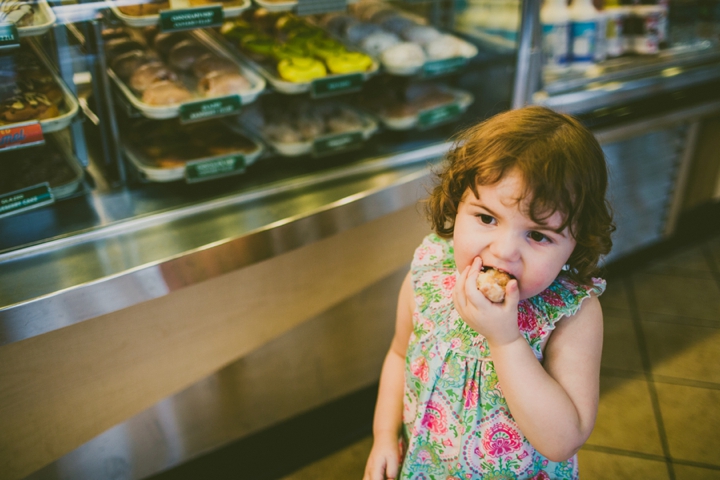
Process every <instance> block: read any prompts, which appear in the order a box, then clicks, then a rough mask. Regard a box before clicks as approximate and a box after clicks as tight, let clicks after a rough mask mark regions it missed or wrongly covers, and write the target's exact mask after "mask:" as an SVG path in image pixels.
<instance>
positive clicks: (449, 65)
mask: <svg viewBox="0 0 720 480" xmlns="http://www.w3.org/2000/svg"><path fill="white" fill-rule="evenodd" d="M467 63H468V59H467V58H465V57H452V58H445V59H443V60H432V61H429V62H426V63H425V65H423V76H425V77H437V76H439V75H446V74H448V73H454V72H457V71H458V70H461V69H462V68H464V67H465V65H467Z"/></svg>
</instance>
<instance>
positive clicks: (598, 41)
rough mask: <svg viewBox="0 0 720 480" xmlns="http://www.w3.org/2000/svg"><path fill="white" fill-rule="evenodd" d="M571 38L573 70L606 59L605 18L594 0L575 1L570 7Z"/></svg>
mask: <svg viewBox="0 0 720 480" xmlns="http://www.w3.org/2000/svg"><path fill="white" fill-rule="evenodd" d="M570 38H571V41H570V45H571V55H572V57H571V58H572V60H571V63H572V66H573V68H584V67H588V66H590V65H592V64H593V63H595V62H600V61H602V60H604V59H605V17H604V15H603V14H602V13H601V12H600V11H598V10H597V9H596V8H595V6H594V5H593V2H592V0H573V3H572V5H570Z"/></svg>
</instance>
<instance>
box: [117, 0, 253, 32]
mask: <svg viewBox="0 0 720 480" xmlns="http://www.w3.org/2000/svg"><path fill="white" fill-rule="evenodd" d="M106 1H107V3H108V5H109V6H110V10H112V12H113V13H114V14H115V16H116V17H118V18H119V19H120V20H122V21H123V22H125V23H126V24H127V25H130V26H131V27H152V26H155V25H157V24H158V23H159V22H160V14H157V13H156V14H153V15H139V16H136V15H127V14H125V13H123V12H121V11H120V9H119V8H118V3H119V4H120V5H121V6H126V5H136V4H137V3H138V1H136V0H120V1H113V0H106ZM250 6H251V2H250V0H243V2H242V4H241V5H232V6H228V7H223V16H224V17H225V18H232V17H237V16H238V15H240V14H241V13H242V12H244V11H245V10H247V9H248V8H250Z"/></svg>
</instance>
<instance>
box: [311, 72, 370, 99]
mask: <svg viewBox="0 0 720 480" xmlns="http://www.w3.org/2000/svg"><path fill="white" fill-rule="evenodd" d="M362 84H363V74H362V73H351V74H349V75H337V76H333V77H330V78H318V79H315V80H313V81H312V84H311V85H310V86H311V92H310V93H311V95H312V96H313V98H318V97H329V96H331V95H337V94H339V93H350V92H357V91H359V90H361V89H362Z"/></svg>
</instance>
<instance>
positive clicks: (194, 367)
mask: <svg viewBox="0 0 720 480" xmlns="http://www.w3.org/2000/svg"><path fill="white" fill-rule="evenodd" d="M426 232H427V226H426V225H425V222H424V221H422V220H421V219H420V218H419V215H418V213H417V210H416V208H415V207H410V208H406V209H404V210H401V211H399V212H396V213H394V214H391V215H388V216H385V217H382V218H381V219H378V220H376V221H373V222H370V223H368V224H365V225H363V226H361V227H358V228H355V229H352V230H348V231H346V232H343V233H340V234H338V235H335V236H333V237H330V238H327V239H324V240H321V241H319V242H317V243H314V244H311V245H308V246H306V247H303V248H301V249H298V250H295V251H293V252H289V253H287V254H284V255H281V256H278V257H275V258H273V259H271V260H268V261H266V262H262V263H259V264H256V265H253V266H251V267H248V268H245V269H242V270H239V271H236V272H232V273H229V274H226V275H223V276H221V277H217V278H214V279H212V280H209V281H206V282H204V283H201V284H198V285H194V286H192V287H188V288H185V289H182V290H179V291H177V292H174V293H172V294H170V295H167V296H165V297H162V298H159V299H156V300H153V301H150V302H146V303H143V304H140V305H136V306H134V307H131V308H128V309H125V310H122V311H119V312H115V313H112V314H109V315H104V316H102V317H98V318H94V319H92V320H88V321H86V322H82V323H79V324H76V325H72V326H69V327H66V328H63V329H61V330H57V331H54V332H50V333H47V334H44V335H41V336H38V337H34V338H30V339H28V340H24V341H21V342H17V343H13V344H9V345H6V346H3V347H0V385H1V386H2V388H1V390H0V432H3V433H2V435H1V436H0V471H2V472H3V478H10V479H12V478H22V477H23V476H25V475H28V474H29V473H31V472H33V471H35V470H37V469H39V468H41V467H42V466H43V465H45V464H47V463H49V462H51V461H53V460H55V459H57V458H59V457H60V456H62V455H64V454H65V453H67V452H69V451H71V450H73V449H75V448H77V447H78V446H79V445H81V444H82V443H84V442H86V441H88V440H90V439H92V438H93V437H95V436H96V435H98V434H99V433H101V432H103V431H104V430H106V429H108V428H110V427H111V426H113V425H115V424H118V423H120V422H122V421H124V420H126V419H128V418H130V417H132V416H133V415H136V414H137V413H139V412H141V411H143V410H144V409H146V408H148V407H150V406H152V405H154V404H155V403H157V402H158V401H160V400H162V399H163V398H166V397H168V396H169V395H172V394H174V393H176V392H178V391H180V390H182V389H184V388H186V387H188V386H189V385H192V384H193V383H195V382H197V381H199V380H201V379H202V378H204V377H206V376H208V375H210V374H211V373H213V372H215V371H217V370H218V369H220V368H222V367H223V366H225V365H227V364H229V363H231V362H233V361H235V360H237V359H238V358H240V357H242V356H244V355H246V354H248V353H249V352H252V351H253V350H255V349H257V348H258V347H260V346H262V345H263V344H265V343H266V342H268V341H270V340H271V339H273V338H275V337H277V336H279V335H281V334H282V333H284V332H286V331H288V330H289V329H291V328H293V327H294V326H296V325H298V324H300V323H301V322H303V321H305V320H307V319H310V318H312V317H314V316H316V315H318V314H319V313H321V312H323V311H325V310H327V309H328V308H330V307H332V306H333V305H335V304H337V303H338V302H340V301H342V300H343V299H345V298H348V297H350V296H352V295H353V294H355V293H357V292H359V291H361V290H362V289H363V288H365V287H367V286H368V285H371V284H373V283H374V282H376V281H378V280H380V279H382V278H384V277H386V276H387V275H389V274H391V273H392V272H394V271H395V270H397V269H398V268H399V267H401V266H402V265H404V264H407V263H408V262H409V260H410V258H411V256H412V252H413V250H414V248H415V247H416V246H417V245H418V244H419V242H420V240H421V238H422V236H423V235H425V233H426Z"/></svg>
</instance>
